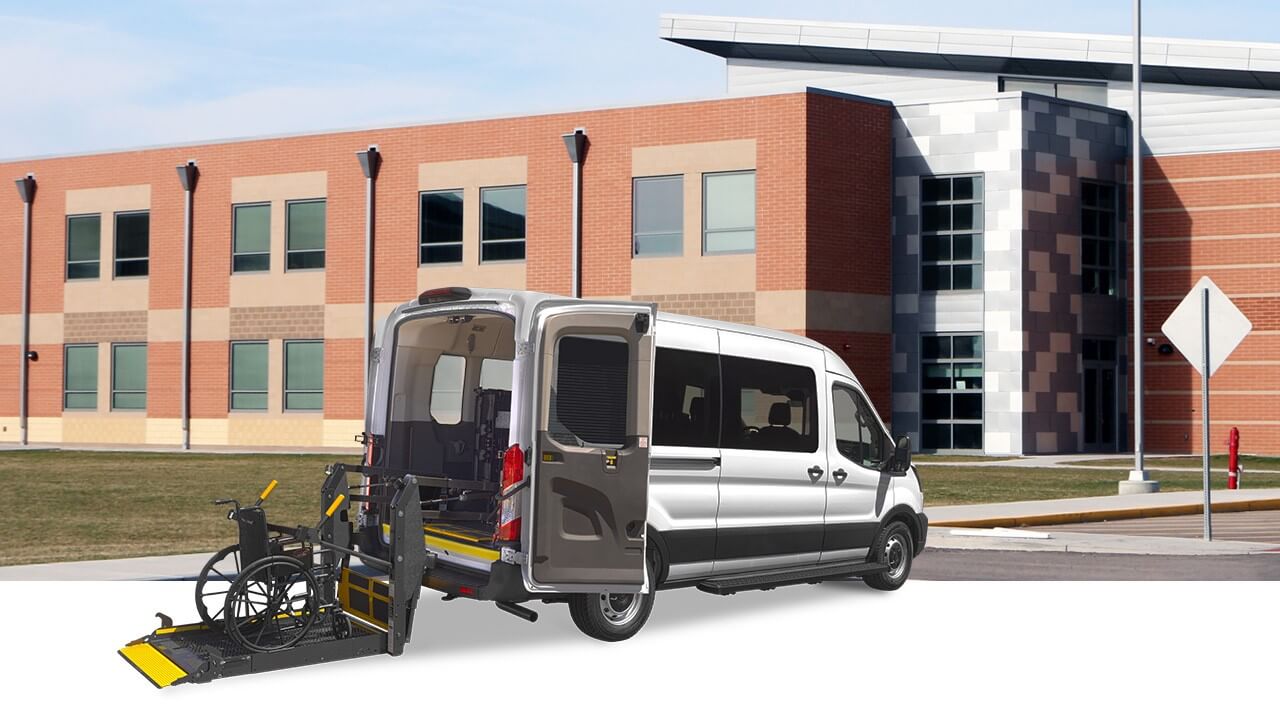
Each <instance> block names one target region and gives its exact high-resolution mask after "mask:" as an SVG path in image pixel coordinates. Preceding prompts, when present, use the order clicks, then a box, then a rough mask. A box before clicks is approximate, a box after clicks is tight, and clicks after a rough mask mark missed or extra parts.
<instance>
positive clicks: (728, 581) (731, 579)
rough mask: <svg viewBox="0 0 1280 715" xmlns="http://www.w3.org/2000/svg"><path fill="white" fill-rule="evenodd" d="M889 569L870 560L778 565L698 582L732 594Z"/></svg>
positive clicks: (700, 587) (708, 589)
mask: <svg viewBox="0 0 1280 715" xmlns="http://www.w3.org/2000/svg"><path fill="white" fill-rule="evenodd" d="M888 570H889V567H888V566H885V565H884V564H877V563H868V562H858V563H847V564H835V565H832V566H805V567H803V568H791V569H776V570H773V571H764V572H761V573H753V574H743V575H741V576H721V577H720V578H709V579H707V580H705V581H702V582H700V583H698V590H699V591H705V592H706V593H714V594H716V595H717V596H728V595H730V594H734V593H737V592H739V591H761V590H768V589H771V588H777V587H779V586H792V585H795V584H799V583H819V582H821V581H831V580H833V579H842V578H849V577H851V576H870V575H872V574H878V573H884V572H885V571H888Z"/></svg>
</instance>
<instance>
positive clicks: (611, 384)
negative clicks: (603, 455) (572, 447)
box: [548, 336, 630, 446]
mask: <svg viewBox="0 0 1280 715" xmlns="http://www.w3.org/2000/svg"><path fill="white" fill-rule="evenodd" d="M629 373H630V356H629V349H628V347H627V343H626V342H625V341H623V340H621V339H617V338H609V337H604V336H601V337H585V336H584V337H576V336H569V337H563V338H560V341H559V344H557V345H556V381H555V385H554V386H553V388H552V393H551V414H550V421H549V424H548V428H549V429H548V431H549V432H550V435H551V437H552V438H553V439H555V440H556V441H557V442H560V443H562V444H582V443H590V444H605V445H617V446H622V445H624V444H626V441H627V386H628V384H629V382H630V374H629Z"/></svg>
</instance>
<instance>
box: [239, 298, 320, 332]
mask: <svg viewBox="0 0 1280 715" xmlns="http://www.w3.org/2000/svg"><path fill="white" fill-rule="evenodd" d="M323 336H324V306H323V305H285V306H279V307H273V306H267V307H256V308H232V309H231V339H232V340H269V339H272V338H279V339H283V340H304V339H307V338H320V337H323Z"/></svg>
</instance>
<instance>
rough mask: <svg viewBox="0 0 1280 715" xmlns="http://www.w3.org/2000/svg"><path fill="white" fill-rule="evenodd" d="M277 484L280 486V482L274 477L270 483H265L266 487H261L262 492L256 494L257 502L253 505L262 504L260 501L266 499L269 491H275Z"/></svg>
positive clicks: (269, 494) (269, 493)
mask: <svg viewBox="0 0 1280 715" xmlns="http://www.w3.org/2000/svg"><path fill="white" fill-rule="evenodd" d="M278 486H280V482H278V481H276V480H275V479H272V480H271V483H270V484H268V485H267V487H266V489H263V490H262V493H261V494H259V495H258V502H257V504H255V505H254V506H262V502H264V501H266V500H267V497H269V496H271V492H273V491H275V490H276V487H278Z"/></svg>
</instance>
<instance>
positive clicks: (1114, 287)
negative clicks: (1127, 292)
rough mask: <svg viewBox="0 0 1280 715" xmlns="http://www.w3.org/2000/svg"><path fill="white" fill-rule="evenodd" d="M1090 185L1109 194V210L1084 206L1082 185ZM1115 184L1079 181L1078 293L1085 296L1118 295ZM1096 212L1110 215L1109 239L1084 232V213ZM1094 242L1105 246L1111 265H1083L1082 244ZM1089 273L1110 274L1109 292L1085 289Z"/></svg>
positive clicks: (1117, 223)
mask: <svg viewBox="0 0 1280 715" xmlns="http://www.w3.org/2000/svg"><path fill="white" fill-rule="evenodd" d="M1085 184H1092V185H1094V186H1096V187H1098V188H1099V189H1106V190H1108V191H1110V192H1111V208H1110V209H1105V208H1102V207H1100V206H1096V205H1094V206H1089V205H1085V201H1084V185H1085ZM1118 189H1119V187H1118V186H1117V185H1116V184H1115V182H1111V181H1098V180H1097V179H1081V180H1080V292H1081V293H1085V294H1087V295H1101V296H1106V297H1116V296H1118V295H1119V294H1120V251H1119V247H1120V238H1119V235H1118V234H1119V230H1120V202H1119V201H1120V192H1119V190H1118ZM1085 211H1096V212H1098V213H1110V214H1111V237H1110V238H1104V237H1102V236H1097V235H1090V234H1086V233H1085V232H1084V212H1085ZM1085 241H1094V242H1096V243H1098V244H1105V245H1106V247H1107V250H1108V251H1109V252H1110V254H1111V265H1110V266H1103V265H1100V264H1098V263H1085V260H1084V242H1085ZM1089 271H1096V272H1099V273H1107V274H1110V277H1111V281H1110V285H1111V292H1110V293H1100V292H1098V291H1096V290H1086V289H1085V279H1084V277H1085V275H1086V274H1087V273H1088V272H1089Z"/></svg>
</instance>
